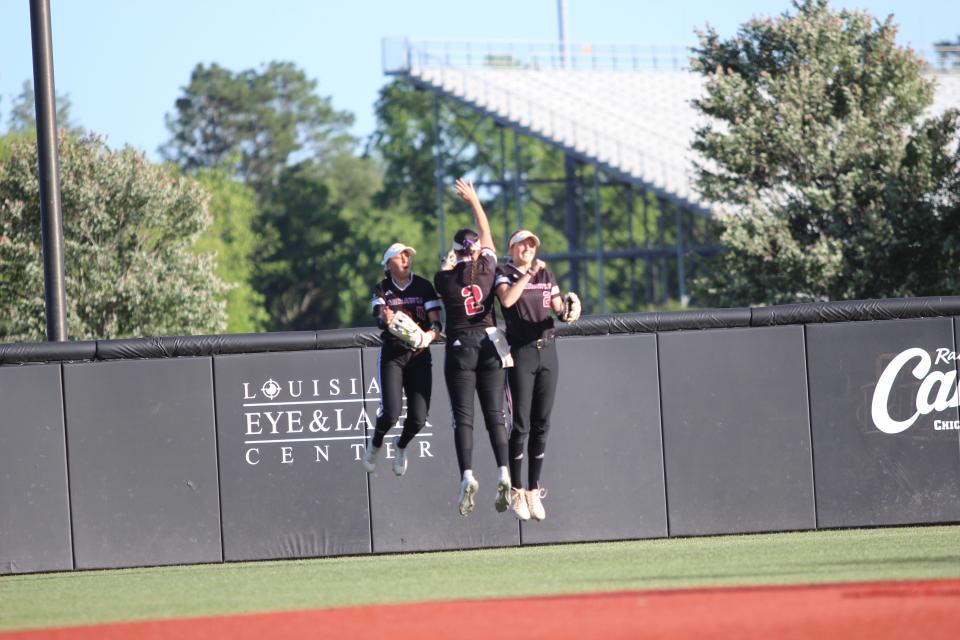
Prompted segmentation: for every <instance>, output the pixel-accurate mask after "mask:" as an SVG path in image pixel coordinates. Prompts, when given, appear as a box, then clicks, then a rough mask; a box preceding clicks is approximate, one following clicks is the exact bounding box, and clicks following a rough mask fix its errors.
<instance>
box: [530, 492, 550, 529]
mask: <svg viewBox="0 0 960 640" xmlns="http://www.w3.org/2000/svg"><path fill="white" fill-rule="evenodd" d="M526 494H527V509H528V510H529V512H530V517H531V518H533V519H534V520H536V521H538V522H540V521H542V520H544V519H545V518H546V517H547V512H546V511H544V510H543V503H542V502H541V501H540V499H541V498H545V497H546V495H547V490H546V489H544V488H543V487H537V488H536V489H527V491H526Z"/></svg>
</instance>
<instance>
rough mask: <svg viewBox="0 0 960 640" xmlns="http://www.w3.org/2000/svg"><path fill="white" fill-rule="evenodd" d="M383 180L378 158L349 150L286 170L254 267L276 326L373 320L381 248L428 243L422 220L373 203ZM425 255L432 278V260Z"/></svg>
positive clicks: (266, 218)
mask: <svg viewBox="0 0 960 640" xmlns="http://www.w3.org/2000/svg"><path fill="white" fill-rule="evenodd" d="M380 187H381V177H380V172H379V170H378V169H377V167H376V165H374V164H373V162H372V161H371V160H369V159H364V158H357V157H354V156H351V155H341V156H337V157H336V158H334V159H333V160H332V161H331V162H328V163H327V165H326V166H320V165H318V164H317V163H315V162H310V161H306V162H303V163H301V164H299V165H296V166H293V167H290V168H288V169H286V170H284V171H283V173H281V175H280V178H279V180H278V182H277V186H276V188H275V189H274V191H273V192H272V194H271V198H270V201H269V202H268V203H267V205H266V207H265V208H264V210H263V215H262V218H261V220H260V233H261V237H262V245H261V248H260V251H259V252H258V257H257V265H258V266H257V273H256V284H257V288H258V290H259V291H262V292H263V294H264V296H265V298H266V305H267V310H268V313H269V316H270V327H271V328H272V329H293V330H298V329H302V330H309V329H329V328H335V327H343V326H358V325H369V324H371V323H372V317H371V315H370V292H371V291H372V289H373V286H374V284H375V283H376V282H377V281H378V280H379V279H380V278H382V277H383V271H382V267H381V266H380V257H381V256H382V255H383V251H384V250H385V249H386V248H387V247H388V246H389V245H390V244H392V243H394V242H398V241H402V242H405V243H407V244H409V245H412V246H414V247H421V248H422V247H424V246H425V245H424V241H423V234H422V227H421V225H420V224H419V223H418V221H417V220H415V219H414V218H412V217H411V216H409V215H407V214H405V213H403V212H402V211H401V210H399V209H396V208H386V209H381V208H374V207H371V200H372V197H373V195H374V194H375V193H376V192H377V191H378V190H379V189H380ZM418 257H419V256H418ZM417 262H418V263H420V261H419V260H418V261H417ZM425 262H428V263H429V264H430V268H429V269H427V270H429V271H430V276H428V277H431V276H432V273H433V269H432V267H433V262H432V261H426V260H425ZM421 273H423V272H422V271H421Z"/></svg>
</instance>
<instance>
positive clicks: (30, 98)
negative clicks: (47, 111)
mask: <svg viewBox="0 0 960 640" xmlns="http://www.w3.org/2000/svg"><path fill="white" fill-rule="evenodd" d="M70 106H71V105H70V96H68V95H57V128H58V129H61V130H66V131H67V132H68V133H70V135H74V136H79V135H81V134H82V133H83V130H82V128H81V127H79V126H77V125H76V124H75V123H74V122H73V118H72V117H71V115H70ZM36 109H37V108H36V99H35V97H34V95H33V83H32V82H30V81H29V80H24V81H23V89H22V90H21V92H20V95H19V96H17V97H16V99H15V100H14V102H13V104H12V105H11V107H10V115H9V116H8V118H7V130H8V131H9V132H12V133H27V132H29V131H36V130H37V110H36Z"/></svg>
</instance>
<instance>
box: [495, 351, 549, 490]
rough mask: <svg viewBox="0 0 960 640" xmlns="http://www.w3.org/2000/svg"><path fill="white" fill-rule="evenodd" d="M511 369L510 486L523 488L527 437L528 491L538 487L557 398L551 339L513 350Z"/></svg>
mask: <svg viewBox="0 0 960 640" xmlns="http://www.w3.org/2000/svg"><path fill="white" fill-rule="evenodd" d="M511 353H512V354H513V367H512V368H510V369H508V371H509V373H508V374H507V378H508V381H509V383H510V404H511V414H512V416H513V426H512V428H511V429H510V478H511V482H512V483H513V486H514V487H516V488H518V489H519V488H522V487H523V482H522V481H521V479H520V478H521V474H522V470H523V445H524V442H525V441H526V440H527V436H528V435H529V437H530V442H529V446H528V449H527V455H528V457H529V460H530V465H529V468H528V470H527V473H528V477H527V481H528V485H527V486H528V487H530V488H531V489H535V488H536V487H537V486H538V485H539V484H540V471H541V469H542V468H543V457H544V454H545V452H546V449H547V432H548V431H549V430H550V412H551V411H552V410H553V400H554V397H556V394H557V380H558V378H559V377H560V360H559V359H558V358H557V345H556V342H555V341H554V340H552V339H550V340H545V341H539V340H538V341H536V342H531V343H530V344H527V345H524V346H522V347H518V348H516V349H512V350H511Z"/></svg>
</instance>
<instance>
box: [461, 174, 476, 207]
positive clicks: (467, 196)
mask: <svg viewBox="0 0 960 640" xmlns="http://www.w3.org/2000/svg"><path fill="white" fill-rule="evenodd" d="M455 188H456V190H457V195H459V196H460V198H461V199H462V200H463V201H464V202H469V203H470V204H473V203H474V202H480V196H478V195H477V190H476V189H475V188H474V187H473V181H472V180H465V179H463V178H457V183H456V185H455Z"/></svg>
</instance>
